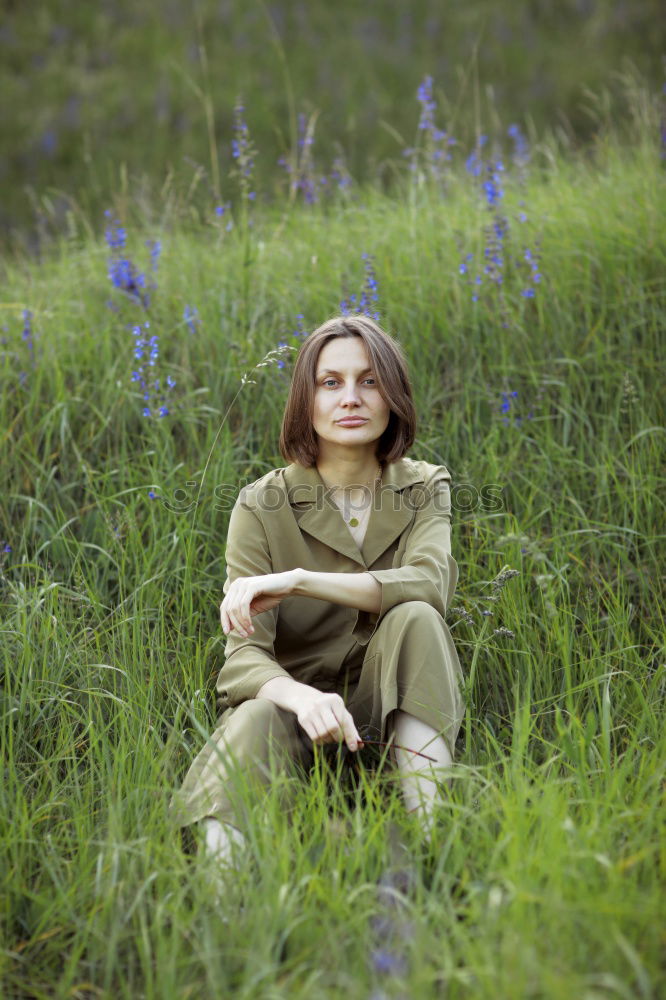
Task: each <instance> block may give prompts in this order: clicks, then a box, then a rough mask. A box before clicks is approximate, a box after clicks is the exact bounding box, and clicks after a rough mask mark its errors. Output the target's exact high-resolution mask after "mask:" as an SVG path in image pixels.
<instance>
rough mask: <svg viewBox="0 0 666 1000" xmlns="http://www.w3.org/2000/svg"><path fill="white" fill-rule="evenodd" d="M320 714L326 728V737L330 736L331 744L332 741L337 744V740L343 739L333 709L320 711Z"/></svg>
mask: <svg viewBox="0 0 666 1000" xmlns="http://www.w3.org/2000/svg"><path fill="white" fill-rule="evenodd" d="M321 714H322V721H323V723H324V725H325V726H326V730H327V732H328V735H329V736H330V739H331V742H333V741H336V742H338V741H339V740H341V739H343V735H342V727H341V726H340V722H339V720H338V718H337V716H336V714H335V712H334V711H333V709H332V708H325V709H322V713H321Z"/></svg>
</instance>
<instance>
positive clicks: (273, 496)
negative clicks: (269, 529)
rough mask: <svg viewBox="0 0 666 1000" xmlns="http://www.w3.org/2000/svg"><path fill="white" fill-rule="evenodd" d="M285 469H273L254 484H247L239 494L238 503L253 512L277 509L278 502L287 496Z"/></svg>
mask: <svg viewBox="0 0 666 1000" xmlns="http://www.w3.org/2000/svg"><path fill="white" fill-rule="evenodd" d="M285 471H286V470H285V469H284V468H278V469H271V470H270V471H269V472H266V473H264V475H263V476H260V477H259V479H255V480H254V482H251V483H245V485H244V486H242V487H241V489H240V491H239V493H238V503H239V504H242V506H243V507H248V508H250V509H251V510H256V509H259V510H263V509H265V508H266V506H267V505H268V508H269V509H275V504H276V501H279V500H280V499H281V498H282V497H283V496H284V495H285V494H286V486H285V479H284V473H285Z"/></svg>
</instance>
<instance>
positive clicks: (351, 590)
mask: <svg viewBox="0 0 666 1000" xmlns="http://www.w3.org/2000/svg"><path fill="white" fill-rule="evenodd" d="M294 572H295V573H296V574H297V576H296V584H295V586H294V589H293V591H292V593H293V594H296V595H297V596H299V597H300V596H303V597H315V598H318V599H319V600H320V601H330V602H331V604H343V605H344V606H345V607H347V608H358V610H359V611H370V612H372V613H374V614H379V609H380V607H381V603H382V588H381V584H380V583H378V582H377V581H376V580H375V579H374V577H373V576H371V574H370V573H317V572H314V571H312V570H307V569H297V570H295V571H294Z"/></svg>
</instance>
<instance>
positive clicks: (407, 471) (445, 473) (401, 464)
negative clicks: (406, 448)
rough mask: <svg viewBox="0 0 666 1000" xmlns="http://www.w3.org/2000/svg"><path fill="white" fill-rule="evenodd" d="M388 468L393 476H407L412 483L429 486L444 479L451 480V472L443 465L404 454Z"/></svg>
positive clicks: (397, 477)
mask: <svg viewBox="0 0 666 1000" xmlns="http://www.w3.org/2000/svg"><path fill="white" fill-rule="evenodd" d="M388 468H389V469H390V470H391V471H392V473H393V476H394V478H396V479H399V478H408V479H411V481H412V483H423V484H424V485H425V486H429V485H431V484H432V483H435V482H438V481H439V480H442V479H445V480H448V481H449V482H450V481H451V473H450V472H449V470H448V469H447V467H446V466H445V465H442V464H440V465H437V464H435V463H433V462H425V461H422V460H420V459H415V458H409V457H408V456H405V457H404V458H401V459H399V460H398V461H397V462H392V463H391V464H390V466H388Z"/></svg>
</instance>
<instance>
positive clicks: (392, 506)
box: [169, 458, 464, 827]
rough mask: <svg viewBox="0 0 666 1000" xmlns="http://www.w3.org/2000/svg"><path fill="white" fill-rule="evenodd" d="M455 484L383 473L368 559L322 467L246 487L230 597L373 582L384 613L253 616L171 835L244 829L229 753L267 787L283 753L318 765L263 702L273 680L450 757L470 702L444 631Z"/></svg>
mask: <svg viewBox="0 0 666 1000" xmlns="http://www.w3.org/2000/svg"><path fill="white" fill-rule="evenodd" d="M450 480H451V477H450V474H449V472H448V470H447V469H446V467H445V466H443V465H431V464H430V463H428V462H420V461H413V460H412V459H409V458H402V459H400V460H398V461H397V462H392V463H389V464H387V465H385V466H384V472H383V476H382V482H381V484H380V486H379V487H378V488H377V491H376V493H375V496H374V499H373V503H372V508H371V511H370V517H369V521H368V525H367V529H366V533H365V537H364V539H363V543H362V546H361V548H360V549H359V547H358V546H357V544H356V542H355V541H354V539H353V538H352V535H351V531H350V529H349V528H348V526H347V524H346V523H345V521H344V519H343V517H342V514H341V512H340V510H339V508H338V507H337V506H336V504H335V503H334V501H333V499H332V494H331V491H330V490H329V489H327V487H326V486H325V484H324V482H323V480H322V479H321V476H320V475H319V472H318V471H317V468H316V466H312V467H311V468H305V467H304V466H302V465H299V464H297V463H292V464H291V465H289V466H287V467H286V468H280V469H275V470H274V471H272V472H269V473H267V474H266V475H265V476H262V477H261V478H260V479H258V480H257V481H256V482H254V483H252V484H250V485H248V486H245V487H243V489H242V490H241V491H240V494H239V496H238V499H237V501H236V504H235V506H234V509H233V511H232V513H231V517H230V521H229V530H228V535H227V547H226V564H227V579H226V581H225V584H224V587H223V592H224V593H225V594H226V593H227V591H228V589H229V585H230V583H231V582H232V581H233V580H235V579H236V578H237V577H239V576H259V575H263V574H265V573H281V572H283V571H285V570H291V569H294V568H296V567H300V568H302V569H306V570H312V571H314V572H322V573H364V572H370V574H371V575H372V576H373V577H374V578H375V580H377V581H378V583H380V584H381V588H382V596H381V608H380V610H379V613H378V614H375V613H371V612H368V611H359V610H357V609H355V608H349V607H345V606H343V605H340V604H332V603H330V602H328V601H322V600H319V599H317V598H312V597H305V596H290V597H286V598H284V599H283V600H282V601H281V602H280V604H279V605H277V606H276V607H275V608H272V609H271V610H269V611H264V612H262V613H260V614H258V615H255V616H253V618H252V624H253V626H254V632H253V633H252V634H251V635H250V636H249V637H248V638H242V637H241V636H239V635H238V634H237V633H236V632H232V633H230V635H229V636H228V639H227V643H226V647H225V662H224V665H223V666H222V668H221V669H220V672H219V674H218V678H217V683H216V692H217V709H218V720H217V728H216V730H215V732H214V733H213V734H212V736H211V737H210V738H209V740H208V741H207V743H206V745H205V746H204V747H203V749H202V750H201V751H200V753H199V754H198V756H197V757H196V758H195V760H194V761H193V763H192V765H191V766H190V769H189V771H188V773H187V775H186V776H185V779H184V781H183V784H182V786H181V787H180V789H179V790H177V791H175V792H174V794H173V796H172V799H171V802H170V805H169V815H170V818H171V820H172V821H173V823H174V824H175V825H176V826H179V827H181V826H187V825H189V824H191V823H194V822H196V821H197V820H200V819H202V818H204V817H206V816H212V817H214V818H217V819H220V820H223V821H226V822H232V823H233V824H234V825H237V820H236V819H235V815H236V814H235V806H234V803H233V795H232V794H231V785H230V783H229V781H228V780H226V774H225V767H224V760H225V757H226V759H227V760H228V759H229V756H228V755H229V750H231V756H232V758H234V759H235V760H236V761H238V762H240V764H241V767H242V771H243V774H244V777H245V778H246V779H247V778H248V777H250V778H252V780H254V779H256V780H257V781H258V782H259V784H261V783H264V784H265V783H266V782H268V781H269V780H270V770H269V768H268V762H269V760H271V759H272V760H273V761H274V759H275V758H274V757H273V754H274V753H275V748H276V747H278V748H279V752H280V753H282V754H284V755H285V759H293V760H296V761H300V762H302V763H308V762H311V761H312V759H313V756H312V743H311V741H310V738H309V737H308V736H307V734H306V733H305V732H304V730H303V729H302V728H301V727H300V725H299V723H298V720H297V718H296V716H295V715H294V714H293V713H291V712H288V711H286V710H284V709H281V708H278V707H277V706H276V705H274V704H273V703H272V702H270V701H268V700H266V699H263V698H260V699H257V698H256V695H257V692H258V691H259V689H260V688H261V687H262V685H263V684H265V683H266V681H268V680H270V679H271V678H272V677H283V676H288V677H292V678H294V679H295V680H297V681H300V682H302V683H303V684H309V685H311V686H313V687H316V688H317V689H318V690H320V691H325V692H337V693H339V694H341V695H342V696H343V698H344V700H345V705H346V707H347V708H348V710H349V711H350V712H351V714H352V716H353V718H354V722H355V723H356V726H357V728H358V727H362V734H363V733H364V734H365V735H366V737H367V738H368V739H377V740H385V739H386V735H387V720H388V719H389V716H390V714H391V713H392V712H393V711H395V710H396V709H401V710H403V711H405V712H408V713H409V714H411V715H413V716H415V717H416V718H418V719H421V720H422V721H423V722H425V723H427V724H428V725H430V726H432V727H433V728H434V729H435V730H437V731H438V732H440V733H441V734H442V736H443V737H444V739H445V740H446V743H447V745H448V747H449V750H450V752H451V755H452V756H453V751H454V745H455V740H456V735H457V733H458V730H459V728H460V724H461V721H462V718H463V714H464V702H463V698H462V695H461V691H460V686H459V685H460V681H461V680H462V669H461V666H460V662H459V660H458V656H457V653H456V649H455V646H454V644H453V640H452V638H451V634H450V632H449V629H448V627H447V625H446V623H445V621H444V616H445V614H446V609H447V607H448V605H449V602H450V601H451V600H452V598H453V594H454V592H455V588H456V582H457V578H458V567H457V565H456V562H455V560H454V559H453V557H452V555H451V527H450V512H451V492H450ZM389 721H390V720H389Z"/></svg>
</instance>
